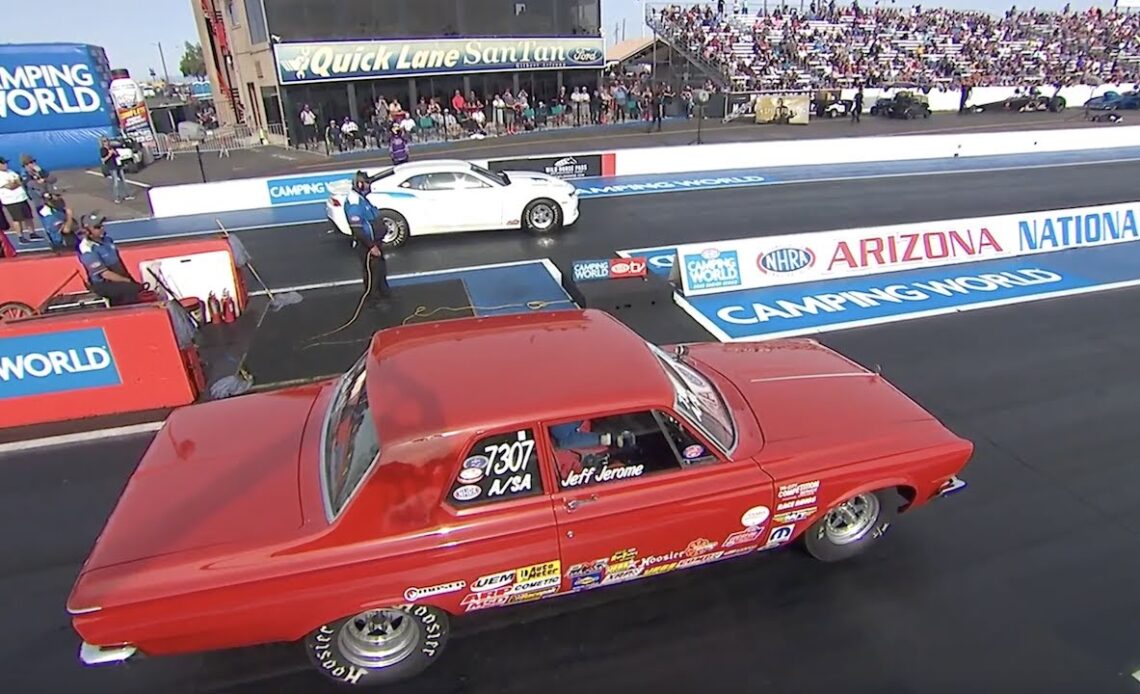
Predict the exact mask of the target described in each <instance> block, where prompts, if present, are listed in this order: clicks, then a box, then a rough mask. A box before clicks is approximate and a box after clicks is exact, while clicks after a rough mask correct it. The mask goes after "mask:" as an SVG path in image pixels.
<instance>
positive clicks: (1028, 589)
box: [0, 164, 1140, 694]
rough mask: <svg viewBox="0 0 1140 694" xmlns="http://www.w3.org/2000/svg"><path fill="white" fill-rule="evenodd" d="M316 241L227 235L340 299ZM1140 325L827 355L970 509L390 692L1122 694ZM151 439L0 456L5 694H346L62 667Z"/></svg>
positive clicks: (737, 221)
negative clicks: (857, 372)
mask: <svg viewBox="0 0 1140 694" xmlns="http://www.w3.org/2000/svg"><path fill="white" fill-rule="evenodd" d="M1137 173H1140V168H1138V166H1137V165H1136V164H1127V165H1125V164H1122V165H1113V166H1103V167H1095V168H1094V167H1083V168H1079V169H1073V170H1066V169H1051V170H1030V171H1024V172H1016V171H1007V172H996V173H987V174H968V175H948V176H934V177H923V178H914V179H880V180H875V181H853V182H845V183H836V184H817V185H807V186H788V187H775V188H769V189H755V190H743V191H740V190H738V191H725V192H700V193H696V192H694V193H684V194H679V195H663V196H652V197H648V198H626V199H616V200H601V201H592V202H591V203H590V204H588V205H585V206H584V208H583V212H584V214H583V218H582V221H581V222H579V224H578V226H577V228H576V229H575V230H574V231H572V232H570V233H568V234H567V235H566V236H564V237H562V238H560V239H557V240H556V241H555V242H554V244H553V245H552V246H550V247H546V246H542V245H540V244H537V243H536V242H535V241H533V240H530V239H528V238H526V237H524V236H521V235H511V234H510V233H509V232H507V233H502V234H500V233H495V234H493V235H492V234H477V235H470V236H469V237H466V238H463V239H457V240H449V241H442V240H441V241H440V242H439V243H435V242H434V240H430V241H429V240H425V241H424V242H423V243H419V242H414V243H413V244H412V245H411V246H409V247H408V248H406V249H404V250H401V251H400V253H399V255H398V256H396V257H395V258H394V259H393V261H392V264H393V266H394V271H400V272H402V271H409V270H412V269H416V270H422V269H436V268H437V267H444V266H452V267H453V266H456V265H463V264H477V263H482V262H491V261H493V260H506V259H513V258H515V257H519V256H525V255H528V254H529V255H534V254H542V255H545V254H553V255H555V256H558V255H562V256H563V257H578V256H579V255H587V256H588V255H593V254H594V253H595V249H597V252H600V251H601V249H603V248H606V249H607V250H613V249H614V248H615V247H617V248H628V247H635V246H638V245H648V244H652V243H656V242H658V241H680V240H692V239H695V238H701V239H719V238H727V237H733V236H747V235H755V234H757V233H779V232H786V231H800V230H812V229H825V228H841V227H844V226H850V225H851V224H852V223H853V222H854V223H861V224H875V223H886V222H906V221H916V220H921V219H933V218H937V217H954V216H962V215H963V214H987V213H1012V212H1018V211H1025V210H1029V209H1033V208H1037V209H1039V208H1040V207H1042V206H1046V205H1047V206H1064V205H1078V204H1094V203H1105V202H1116V201H1122V200H1125V199H1127V198H1129V197H1131V194H1132V193H1133V190H1131V189H1130V187H1131V186H1133V185H1134V181H1135V180H1136V178H1137ZM305 232H306V230H304V229H298V230H276V231H273V232H272V237H270V236H269V235H263V236H259V235H258V234H259V232H251V233H246V234H244V235H243V237H244V238H245V239H246V243H247V244H248V245H249V246H250V250H251V252H252V254H253V256H254V258H255V260H256V261H257V262H258V263H260V264H261V268H262V271H263V273H265V274H267V275H269V276H270V277H267V279H269V280H270V283H271V284H273V285H275V286H283V285H290V284H296V283H297V281H298V280H313V278H317V277H321V278H328V279H332V278H336V277H350V276H351V275H352V273H351V270H352V269H353V260H352V257H351V255H350V254H349V252H348V250H347V248H345V247H344V245H343V241H342V240H340V239H337V238H335V237H331V236H329V237H326V236H324V235H323V232H322V230H320V229H319V228H316V227H314V228H311V232H312V233H311V234H306V233H305ZM294 244H295V245H294ZM275 253H276V255H275ZM302 264H304V265H305V267H304V269H302ZM1138 303H1140V290H1120V291H1113V292H1106V293H1099V294H1093V295H1088V296H1083V297H1072V298H1065V299H1056V300H1049V301H1043V302H1038V303H1032V304H1024V305H1018V306H1011V307H1005V308H996V309H988V310H984V311H977V312H971V313H967V314H960V315H954V316H944V317H939V318H930V319H923V320H915V321H909V322H904V323H898V324H893V325H888V326H879V327H874V328H865V329H859V330H852V331H847V332H841V333H834V334H830V335H827V336H825V337H824V340H823V341H824V342H826V343H827V344H829V345H830V346H833V347H835V348H836V349H839V350H840V351H842V352H844V353H845V354H848V355H849V356H851V357H853V358H854V359H856V360H858V361H860V362H862V363H863V364H866V365H868V366H873V365H879V366H881V368H882V370H883V373H884V374H885V375H886V376H887V377H888V378H890V379H891V380H892V381H893V382H894V383H895V384H897V385H898V386H899V387H901V388H902V389H903V390H904V391H905V392H907V393H908V394H910V395H911V396H912V397H914V398H916V399H917V400H918V401H919V402H921V403H922V404H923V405H925V406H926V407H928V408H929V409H931V410H932V411H933V412H934V413H935V414H936V415H938V416H939V417H941V418H942V419H943V420H944V421H945V422H946V423H947V425H948V426H950V427H951V428H952V429H953V430H955V431H956V432H957V433H959V434H961V435H963V436H965V437H967V438H969V439H971V440H973V441H974V442H975V443H976V444H977V454H976V456H975V458H974V460H973V462H972V463H971V465H970V466H969V467H968V468H967V470H966V474H965V477H966V478H967V479H968V480H969V482H970V485H971V486H970V487H969V488H968V489H967V490H966V491H965V492H963V493H961V494H959V495H957V496H955V497H952V498H951V499H948V500H945V501H942V502H938V503H936V504H934V505H932V506H931V507H929V508H927V509H924V510H921V511H919V512H917V513H915V514H914V515H913V516H904V517H903V518H902V519H901V520H900V522H898V523H897V524H896V525H895V526H894V528H893V530H892V532H891V534H890V536H889V540H888V541H887V542H885V543H883V544H881V545H880V546H878V547H876V548H875V549H874V550H873V551H872V552H871V553H870V554H869V555H867V556H866V557H864V558H862V559H859V560H857V561H854V562H851V563H847V564H840V565H834V566H824V565H820V564H817V563H814V562H812V561H810V560H808V559H806V558H805V557H803V556H801V555H800V554H798V553H796V552H795V551H784V552H780V553H776V554H769V555H767V556H758V557H755V558H747V559H744V560H738V561H735V562H733V563H728V564H724V565H719V566H708V567H701V568H697V569H693V570H690V571H686V572H681V573H678V574H671V575H665V576H662V577H658V578H654V579H650V580H648V581H642V582H638V583H635V584H629V585H625V586H619V587H615V588H611V589H609V590H606V591H597V592H595V593H593V594H591V595H587V596H582V597H581V598H578V597H575V598H570V599H567V600H563V601H556V602H554V603H552V604H550V605H531V606H521V607H520V608H517V609H512V610H510V611H505V612H502V613H498V614H496V613H494V612H492V613H489V614H487V615H486V616H484V617H482V618H480V619H479V620H477V621H473V622H470V623H468V624H467V626H466V627H465V628H464V629H463V632H464V634H465V636H460V637H459V638H457V639H455V640H454V641H453V642H452V644H451V645H450V646H449V650H448V652H447V654H446V655H445V656H444V658H443V659H442V660H441V661H440V662H439V663H438V664H437V666H436V667H435V668H434V669H433V670H432V671H430V672H429V673H428V674H427V675H425V676H424V677H423V678H421V679H419V680H416V681H413V682H411V683H409V684H407V685H404V686H398V687H393V688H390V689H386V690H385V691H389V692H394V693H396V694H411V693H417V694H418V693H427V692H431V693H432V694H453V693H454V694H461V693H462V694H483V693H484V692H486V693H490V692H495V693H514V692H519V693H522V692H532V691H535V690H541V691H543V692H546V693H547V694H561V693H562V692H566V693H567V694H570V693H573V694H578V693H579V692H582V691H595V692H625V691H631V690H633V691H639V692H640V691H647V692H648V691H654V692H665V693H672V692H678V693H681V692H685V693H687V692H691V691H693V690H706V691H710V690H711V691H724V692H759V691H763V692H779V693H780V694H799V693H801V692H802V693H804V694H808V693H812V694H814V693H817V692H822V691H835V690H842V691H845V692H852V693H853V694H862V693H863V692H867V693H868V694H871V693H874V694H920V693H921V694H941V693H942V692H946V693H948V694H949V693H953V694H959V692H961V691H964V690H965V691H973V690H981V691H994V692H1034V694H1052V693H1054V692H1056V693H1057V694H1072V693H1073V692H1089V693H1092V692H1096V693H1097V694H1114V693H1115V692H1120V693H1121V694H1128V693H1130V692H1135V691H1136V686H1137V684H1136V682H1135V681H1134V680H1133V679H1132V678H1131V677H1130V673H1131V672H1132V671H1134V670H1136V669H1138V668H1140V637H1138V636H1137V633H1138V632H1137V629H1136V627H1137V624H1138V621H1137V615H1140V593H1138V592H1137V591H1136V589H1135V583H1136V577H1137V576H1140V551H1137V550H1138V549H1140V542H1138V540H1140V521H1138V520H1137V519H1136V517H1135V513H1134V511H1135V509H1136V508H1137V507H1138V506H1140V472H1137V468H1136V465H1135V456H1134V451H1135V448H1136V437H1135V434H1134V431H1135V425H1134V422H1133V420H1134V415H1135V413H1136V412H1137V411H1140V362H1138V361H1137V360H1136V359H1135V356H1134V355H1135V345H1136V344H1137V343H1138V342H1140V327H1138V326H1140V323H1138V322H1137V321H1136V320H1135V317H1136V315H1137V308H1136V307H1137V305H1138ZM346 310H348V307H346ZM147 442H148V437H146V436H141V437H135V438H130V439H119V440H109V441H99V442H95V443H91V444H87V445H81V446H73V447H67V448H55V449H46V450H42V451H39V452H34V453H26V454H22V455H4V456H0V466H2V469H3V470H4V473H5V477H6V478H5V484H4V485H3V486H2V487H0V546H2V547H4V548H5V552H4V553H3V556H2V558H0V592H2V593H3V594H4V595H7V596H9V599H8V600H7V601H6V604H7V605H8V607H6V608H5V620H4V623H5V625H6V626H7V627H8V628H7V629H5V630H4V634H3V637H2V638H3V640H2V641H0V671H2V672H4V673H5V675H4V680H5V683H6V684H7V687H6V691H11V692H17V693H19V694H25V693H27V694H34V693H38V692H53V693H54V692H79V691H82V692H85V693H86V694H102V693H103V692H106V693H108V694H111V693H113V694H136V693H138V694H142V693H144V692H145V693H147V694H150V693H151V692H155V691H163V692H166V693H167V694H181V693H182V692H219V693H222V692H224V693H226V694H238V693H241V694H244V693H246V692H248V693H250V694H253V693H255V692H257V693H260V692H265V691H273V692H278V693H280V694H291V693H293V692H297V693H300V692H305V693H306V694H309V693H313V692H321V691H334V690H333V689H332V688H331V687H328V686H326V685H325V684H324V683H323V682H322V681H321V679H320V678H319V676H317V675H315V674H312V673H310V672H309V671H308V669H307V668H308V666H307V664H306V663H305V662H304V659H303V657H299V654H298V652H297V650H296V649H295V648H293V647H291V646H269V647H263V648H257V649H250V650H243V651H236V652H229V653H221V654H207V655H200V656H188V657H180V658H170V659H153V660H144V661H140V662H138V663H136V664H133V665H131V666H129V667H123V668H112V669H85V668H83V667H81V666H80V665H79V664H78V663H77V661H76V658H75V654H76V648H77V646H78V639H77V637H76V636H75V635H74V634H73V633H72V631H71V630H70V628H69V625H68V621H67V616H66V614H65V612H64V600H65V598H66V595H67V592H68V590H69V588H70V585H71V583H72V581H73V580H74V578H75V575H76V573H77V571H78V569H79V566H80V563H81V562H82V560H83V559H84V557H85V556H86V554H87V552H88V550H89V548H90V546H91V544H92V542H93V541H94V539H95V537H96V536H97V534H98V532H99V530H100V529H101V527H102V524H103V522H104V520H105V518H106V516H107V514H108V513H109V511H110V509H111V508H112V506H113V504H114V502H115V499H116V498H117V495H118V493H119V491H120V490H121V488H122V486H123V484H124V483H125V481H126V479H127V476H128V475H129V473H130V471H131V470H132V468H133V465H134V463H135V461H136V460H137V459H138V458H139V456H140V454H141V452H142V451H143V449H144V448H145V446H146V445H147Z"/></svg>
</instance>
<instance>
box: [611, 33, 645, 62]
mask: <svg viewBox="0 0 1140 694" xmlns="http://www.w3.org/2000/svg"><path fill="white" fill-rule="evenodd" d="M656 40H657V39H655V38H654V37H652V36H647V37H645V38H640V39H627V40H625V41H619V42H617V43H615V44H614V45H612V46H610V47H609V48H607V49H606V62H607V63H621V62H624V61H626V60H629V59H630V58H632V57H633V56H635V55H637V54H638V53H641V52H642V51H644V50H645V49H647V48H649V47H650V46H652V45H653V42H654V41H656Z"/></svg>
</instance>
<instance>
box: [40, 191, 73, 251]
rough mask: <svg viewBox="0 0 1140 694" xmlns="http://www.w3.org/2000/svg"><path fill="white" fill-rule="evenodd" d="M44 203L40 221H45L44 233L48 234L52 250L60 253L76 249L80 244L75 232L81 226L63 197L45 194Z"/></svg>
mask: <svg viewBox="0 0 1140 694" xmlns="http://www.w3.org/2000/svg"><path fill="white" fill-rule="evenodd" d="M43 203H44V204H43V206H41V207H40V209H39V213H40V219H41V220H43V223H44V231H46V232H47V237H48V243H50V244H51V247H52V250H54V251H55V252H56V253H60V252H62V251H64V250H71V249H74V248H75V245H76V243H78V239H76V237H75V230H76V228H77V227H78V226H79V224H78V223H77V222H76V220H75V216H74V215H73V214H72V212H71V208H70V207H68V206H67V203H66V202H65V201H64V199H63V196H62V195H60V194H59V193H44V194H43Z"/></svg>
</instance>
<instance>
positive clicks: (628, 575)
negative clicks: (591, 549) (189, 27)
mask: <svg viewBox="0 0 1140 694" xmlns="http://www.w3.org/2000/svg"><path fill="white" fill-rule="evenodd" d="M644 571H645V569H643V568H642V567H640V566H637V567H634V568H632V569H625V570H624V571H614V572H610V573H607V574H606V577H605V578H603V579H602V585H607V586H608V585H613V584H615V583H625V582H626V581H632V580H634V579H637V578H641V575H642V573H643V572H644Z"/></svg>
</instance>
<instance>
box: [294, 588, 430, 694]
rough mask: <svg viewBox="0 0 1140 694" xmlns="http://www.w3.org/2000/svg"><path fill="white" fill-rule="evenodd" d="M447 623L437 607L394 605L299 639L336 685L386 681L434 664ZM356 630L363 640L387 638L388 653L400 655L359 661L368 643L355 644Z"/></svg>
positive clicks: (394, 680)
mask: <svg viewBox="0 0 1140 694" xmlns="http://www.w3.org/2000/svg"><path fill="white" fill-rule="evenodd" d="M370 618H374V619H375V623H373V622H372V621H370ZM361 624H363V625H364V626H363V628H362V627H361ZM449 624H450V622H449V619H448V615H447V613H446V612H444V611H442V610H440V609H438V608H435V607H432V606H430V605H399V606H396V607H390V608H386V609H383V610H375V611H370V612H364V613H361V614H359V615H355V616H353V617H349V618H346V619H341V620H338V621H336V622H332V623H330V624H325V625H322V626H321V627H319V628H318V629H317V630H316V631H314V632H312V633H311V634H310V635H309V636H308V637H307V638H306V639H305V650H306V651H307V652H308V655H309V658H310V660H312V662H313V665H314V667H316V669H317V670H318V671H319V672H320V673H321V674H323V675H324V676H325V677H327V678H329V679H331V680H333V681H335V682H338V683H340V684H348V685H355V686H361V687H371V686H375V685H381V684H391V683H394V682H398V681H401V680H405V679H408V678H410V677H414V676H415V675H418V674H419V673H420V672H422V671H424V670H425V669H427V668H428V667H429V666H430V665H431V664H432V663H433V662H435V659H436V658H438V657H439V656H440V654H442V653H443V650H444V648H445V646H446V645H447V640H448V636H449V634H450V627H449ZM354 630H355V632H356V633H355V634H354V633H352V632H353V631H354ZM360 633H365V634H366V637H365V639H364V640H365V641H367V640H368V638H370V637H375V636H376V635H377V634H380V635H381V636H380V638H381V639H382V638H384V637H385V636H388V637H390V638H391V640H392V642H393V644H395V647H390V648H389V651H390V652H391V651H395V652H400V653H402V654H403V655H401V656H400V657H394V658H391V659H390V660H389V662H387V663H384V664H382V665H379V666H378V665H376V664H375V661H373V662H372V663H365V662H361V660H360V659H361V658H362V657H366V656H364V655H362V654H365V653H369V651H368V647H369V645H370V644H366V645H365V646H364V647H363V648H362V647H361V645H360V644H361V641H360V636H359V634H360ZM380 650H383V649H380Z"/></svg>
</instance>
